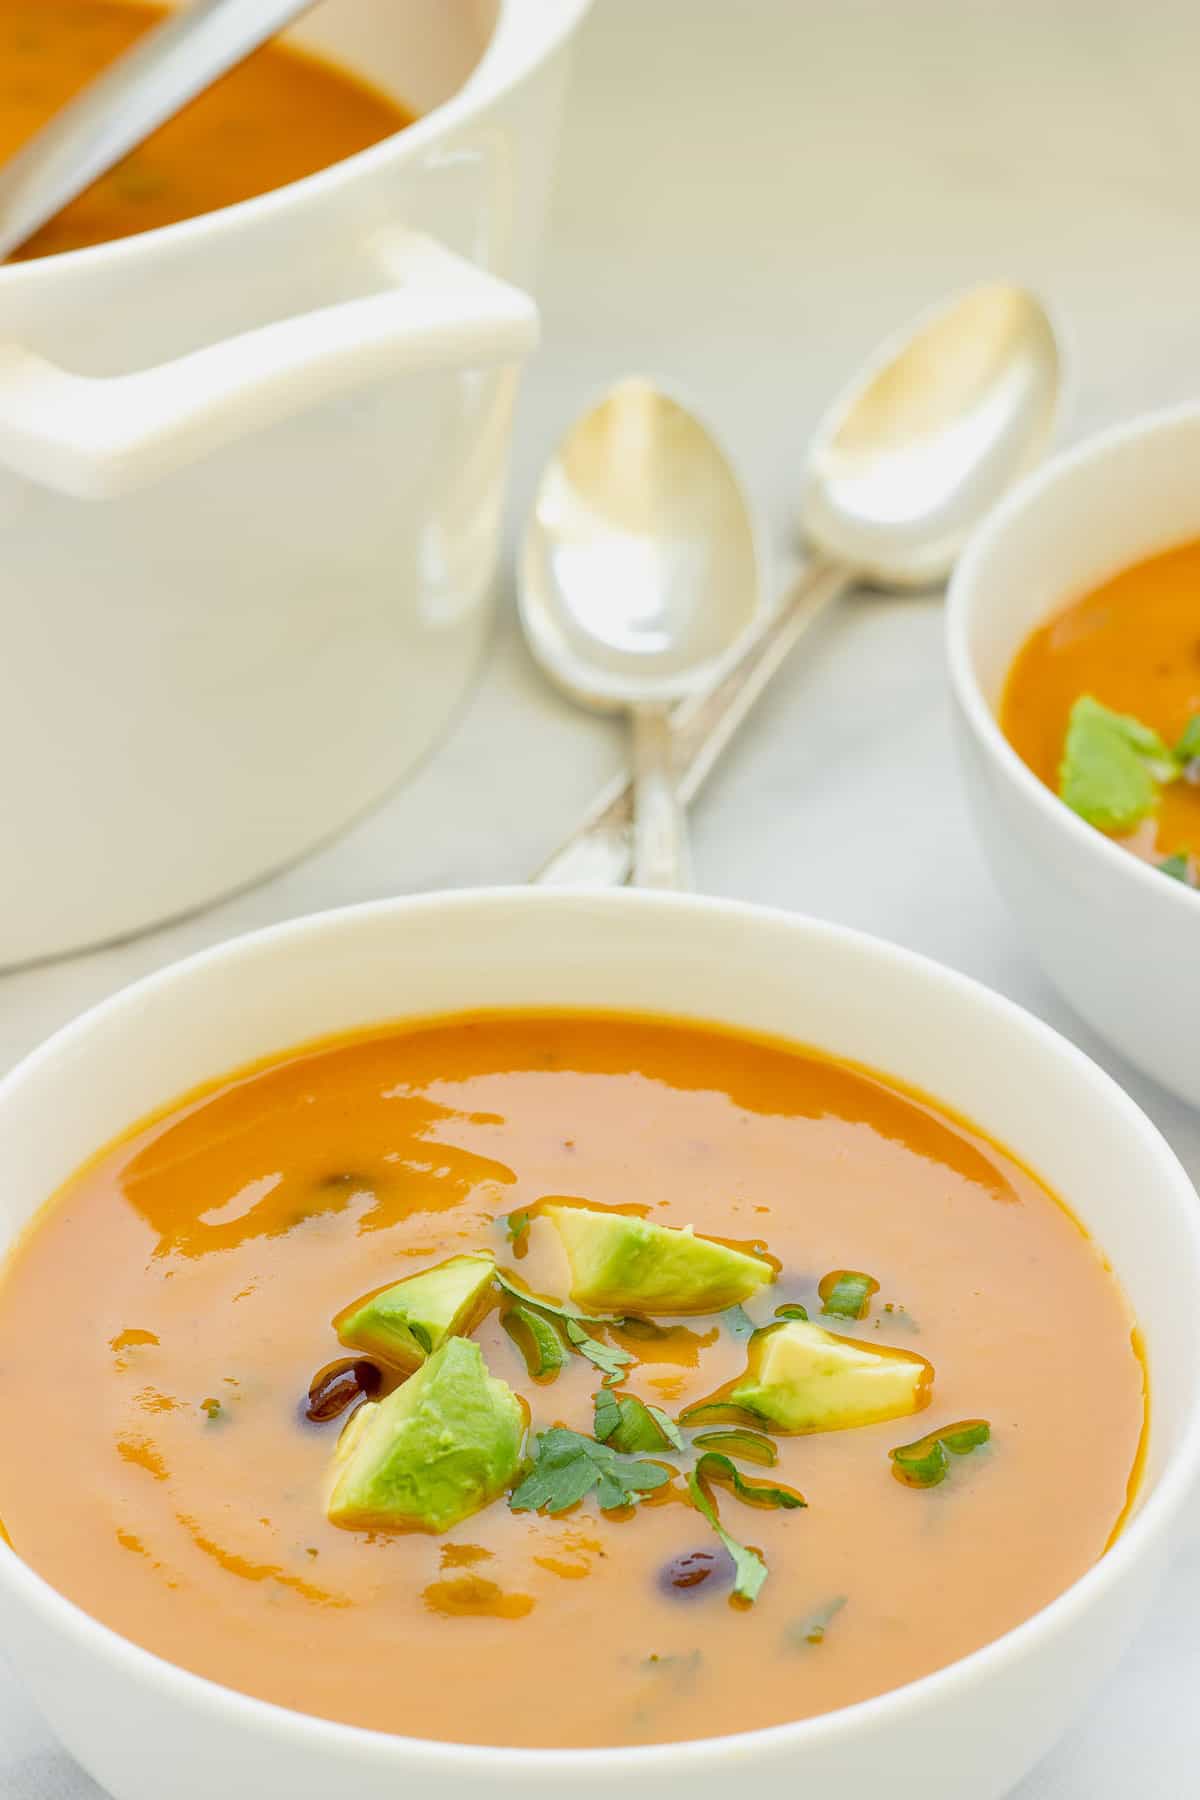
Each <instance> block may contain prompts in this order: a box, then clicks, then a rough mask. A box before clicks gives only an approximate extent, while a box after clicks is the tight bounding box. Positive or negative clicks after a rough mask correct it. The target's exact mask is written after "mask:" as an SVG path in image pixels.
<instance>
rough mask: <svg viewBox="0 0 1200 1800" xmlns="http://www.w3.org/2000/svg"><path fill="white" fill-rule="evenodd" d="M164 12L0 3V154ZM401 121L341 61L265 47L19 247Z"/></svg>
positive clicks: (332, 155)
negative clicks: (337, 63)
mask: <svg viewBox="0 0 1200 1800" xmlns="http://www.w3.org/2000/svg"><path fill="white" fill-rule="evenodd" d="M165 12H166V8H164V7H160V6H149V5H141V4H137V3H135V0H0V162H3V161H4V160H6V159H7V158H8V157H9V156H11V155H12V154H13V153H14V151H16V150H18V149H19V148H20V146H21V145H22V144H23V143H25V141H26V140H27V139H28V138H30V137H32V136H33V134H34V132H35V131H37V130H38V129H39V128H40V127H41V126H42V125H44V124H45V123H46V122H47V120H49V119H50V118H51V117H52V116H53V114H54V113H56V112H57V111H58V110H59V109H60V108H61V107H62V106H64V105H65V104H66V102H67V101H68V100H69V99H70V98H71V97H72V95H73V94H75V93H77V92H78V90H79V89H80V88H82V87H84V86H85V85H86V84H87V83H88V82H89V81H90V80H91V79H92V78H93V77H94V76H95V75H98V74H99V72H100V71H101V69H103V68H104V67H105V66H106V65H107V64H108V63H110V62H112V61H113V60H114V59H115V58H116V57H118V56H120V55H121V54H122V52H124V51H125V50H128V49H129V48H130V46H131V45H132V44H133V43H134V42H135V41H136V40H137V38H139V37H140V36H141V34H142V33H143V32H144V31H145V30H147V28H148V27H149V26H150V25H152V24H155V23H157V22H158V20H160V19H161V18H163V17H164V16H165ZM411 122H412V115H411V113H408V112H406V111H405V109H404V108H403V107H402V106H400V105H398V104H397V102H396V101H394V100H392V99H390V98H389V97H388V96H387V95H385V94H383V93H380V92H378V91H377V90H375V89H373V88H371V87H369V86H368V85H367V84H366V83H365V82H363V81H360V80H359V79H358V77H357V76H355V75H352V74H350V73H349V72H348V71H346V70H343V69H338V68H334V67H333V66H332V65H331V64H329V63H325V62H321V61H318V60H317V59H316V58H315V57H311V56H306V55H303V54H302V53H300V52H298V51H296V50H293V49H289V48H285V47H283V46H282V45H278V44H268V45H267V46H265V47H264V48H263V49H261V50H259V51H257V52H256V53H255V54H254V55H253V56H251V57H249V58H248V59H247V61H246V62H244V63H243V64H242V65H241V66H240V67H239V68H237V69H234V70H232V71H231V72H230V73H229V74H228V75H226V76H225V77H224V78H223V79H222V80H221V81H218V82H217V83H216V84H215V86H213V87H212V88H210V89H209V91H208V92H207V93H205V94H202V95H201V96H200V97H199V98H198V99H197V100H195V101H194V102H193V103H192V105H191V106H189V107H187V108H186V109H185V110H184V111H183V112H182V113H180V114H179V115H178V116H177V117H176V118H174V119H172V120H169V121H168V123H167V124H166V125H164V126H163V127H162V128H161V129H160V130H159V131H156V132H155V133H154V135H153V136H152V137H150V138H147V140H146V142H145V143H144V144H142V145H141V146H140V147H139V148H138V149H136V150H135V151H133V153H132V154H131V155H130V156H128V157H126V159H125V160H124V162H122V163H120V164H118V166H117V167H116V168H115V169H113V170H112V171H111V172H110V173H109V174H107V175H105V176H103V177H102V178H101V179H100V180H99V181H97V182H96V183H95V185H94V186H93V187H91V188H89V189H88V191H87V192H86V193H85V194H82V195H80V197H79V198H78V199H77V200H75V201H74V202H73V203H72V204H71V205H70V206H68V207H66V208H65V209H64V210H63V211H62V212H61V213H60V214H59V215H58V217H57V218H56V219H54V220H52V221H51V222H50V224H48V225H47V226H45V228H44V229H43V230H41V231H39V232H38V233H37V235H36V236H35V237H33V238H32V239H31V240H30V242H29V243H28V244H27V245H25V246H24V248H23V249H22V250H20V251H19V252H18V256H21V257H30V256H49V255H51V254H53V253H54V252H55V251H60V250H79V249H82V248H84V247H85V246H86V245H89V244H99V243H104V242H106V241H107V240H108V239H110V238H120V237H128V236H129V235H130V234H131V233H133V232H137V231H148V230H150V229H151V227H153V226H156V225H173V224H175V223H176V222H177V221H178V220H180V219H190V218H192V217H194V216H195V215H196V214H197V213H205V212H212V211H213V210H214V209H215V208H217V207H221V206H229V205H231V204H232V203H233V202H234V201H237V200H249V199H251V198H252V197H253V196H254V195H256V194H263V193H266V192H267V191H268V189H270V188H277V187H283V186H285V184H286V183H288V182H289V181H297V180H299V179H300V177H301V176H304V175H312V174H314V173H315V171H316V170H318V169H324V168H326V167H328V165H329V164H330V163H334V162H339V161H340V160H341V159H342V158H343V157H346V156H352V155H353V154H354V153H355V152H356V151H358V150H365V149H366V148H367V146H368V145H369V144H374V143H377V142H378V141H379V139H380V138H385V137H388V136H390V135H391V133H392V132H394V131H399V130H401V129H402V128H403V127H404V126H405V125H408V124H410V123H411Z"/></svg>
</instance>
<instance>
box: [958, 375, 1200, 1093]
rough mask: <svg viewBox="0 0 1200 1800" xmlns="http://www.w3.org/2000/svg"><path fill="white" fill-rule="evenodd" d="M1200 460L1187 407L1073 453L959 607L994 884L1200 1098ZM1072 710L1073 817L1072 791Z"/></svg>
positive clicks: (969, 563) (1010, 518) (972, 578)
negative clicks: (1197, 595) (1196, 617)
mask: <svg viewBox="0 0 1200 1800" xmlns="http://www.w3.org/2000/svg"><path fill="white" fill-rule="evenodd" d="M1198 456H1200V408H1197V407H1196V406H1194V405H1193V406H1187V407H1181V408H1178V409H1176V410H1174V411H1171V412H1164V413H1159V414H1154V415H1151V416H1149V417H1147V418H1144V419H1139V420H1135V421H1134V422H1132V423H1131V424H1129V425H1124V426H1121V427H1119V428H1117V429H1116V430H1113V431H1110V432H1106V433H1104V434H1102V435H1100V436H1098V437H1095V438H1092V439H1090V440H1088V441H1087V442H1086V443H1084V444H1082V445H1080V446H1079V447H1078V448H1077V449H1075V450H1072V451H1070V452H1068V453H1067V454H1065V455H1062V456H1059V457H1057V458H1056V459H1055V460H1054V461H1052V462H1051V463H1049V464H1048V465H1047V466H1046V467H1045V468H1044V469H1042V470H1041V471H1039V472H1038V473H1037V474H1036V475H1034V476H1032V477H1030V478H1029V479H1028V480H1027V481H1025V482H1023V483H1022V484H1021V486H1020V487H1018V488H1017V489H1016V490H1015V491H1014V493H1013V494H1012V495H1011V496H1010V497H1009V499H1008V500H1007V501H1005V502H1004V504H1003V505H1002V506H1000V507H999V508H998V509H997V511H996V512H995V513H994V514H993V515H992V517H991V518H990V519H989V521H988V522H987V524H986V525H985V526H984V527H983V529H982V530H981V531H980V532H979V533H978V534H977V535H976V537H975V538H974V539H973V540H972V542H971V544H970V545H969V546H968V549H967V552H966V555H965V556H964V558H963V559H962V562H961V563H960V565H959V567H958V569H957V570H956V571H955V575H954V578H953V580H952V581H951V584H950V594H949V603H948V607H947V617H946V630H947V650H948V658H949V671H950V683H951V689H952V693H953V696H954V700H955V713H956V721H957V724H958V727H959V730H958V739H959V745H960V749H961V752H962V762H963V768H964V772H965V775H966V779H967V795H968V801H969V804H970V809H971V815H972V820H973V823H974V825H975V828H976V830H977V832H978V834H979V837H980V841H981V843H982V844H983V847H984V850H985V851H986V853H987V855H988V858H989V861H990V863H991V866H992V870H993V873H994V875H995V877H996V881H997V884H998V885H999V887H1000V889H1001V891H1002V893H1003V895H1004V897H1005V899H1006V900H1007V901H1008V903H1009V905H1010V907H1011V908H1012V911H1013V914H1014V916H1015V917H1016V919H1017V922H1018V924H1019V925H1020V926H1021V928H1022V930H1023V932H1024V933H1025V935H1026V937H1027V939H1028V941H1029V944H1030V946H1031V948H1032V949H1033V950H1034V952H1035V953H1036V955H1037V956H1038V958H1039V960H1040V962H1041V963H1042V966H1043V967H1044V969H1045V971H1046V973H1047V974H1048V975H1049V976H1050V978H1051V979H1052V980H1053V981H1054V982H1055V983H1056V985H1057V986H1058V987H1059V988H1060V989H1061V991H1062V993H1063V994H1064V995H1065V996H1066V998H1067V999H1068V1000H1069V1001H1070V1003H1071V1005H1072V1006H1073V1007H1074V1008H1075V1010H1076V1011H1077V1012H1078V1013H1079V1014H1080V1015H1081V1016H1082V1018H1083V1019H1085V1020H1086V1021H1087V1023H1088V1024H1089V1025H1091V1026H1092V1027H1093V1028H1094V1029H1095V1030H1096V1031H1097V1032H1099V1033H1100V1034H1101V1035H1102V1036H1103V1037H1105V1038H1107V1039H1108V1040H1109V1042H1110V1043H1112V1044H1113V1045H1114V1046H1115V1047H1116V1048H1117V1049H1118V1050H1119V1051H1121V1052H1122V1053H1123V1054H1124V1055H1125V1056H1127V1057H1129V1058H1130V1059H1131V1060H1132V1061H1134V1062H1135V1063H1137V1064H1138V1066H1139V1067H1140V1068H1142V1069H1143V1070H1145V1071H1146V1072H1147V1073H1148V1074H1150V1075H1152V1076H1154V1077H1155V1079H1156V1080H1158V1081H1160V1082H1162V1083H1163V1084H1164V1086H1166V1087H1168V1088H1171V1089H1172V1090H1173V1091H1174V1092H1175V1093H1177V1094H1180V1095H1181V1096H1182V1097H1183V1098H1184V1099H1185V1100H1189V1101H1191V1102H1192V1103H1193V1104H1200V1073H1198V1072H1197V1067H1196V1061H1195V1056H1194V1054H1193V1052H1194V1045H1195V1019H1196V1017H1197V1014H1198V1012H1200V959H1198V958H1197V956H1196V945H1197V932H1198V931H1200V915H1198V913H1197V907H1196V900H1195V896H1194V894H1193V893H1192V892H1191V891H1189V890H1190V883H1191V881H1192V880H1194V879H1195V877H1196V865H1195V862H1194V859H1193V857H1192V856H1191V855H1190V852H1191V851H1192V850H1193V848H1194V846H1193V843H1192V829H1191V827H1192V820H1193V816H1194V814H1195V812H1196V805H1195V798H1194V796H1195V793H1196V792H1200V790H1195V789H1193V788H1192V784H1191V777H1192V776H1193V774H1194V773H1195V771H1194V769H1193V768H1192V766H1191V765H1192V759H1191V756H1190V746H1189V743H1188V734H1189V726H1190V721H1191V718H1192V717H1193V714H1192V712H1191V710H1190V709H1191V696H1192V692H1193V675H1192V663H1193V660H1194V658H1195V654H1196V653H1195V645H1194V643H1193V641H1192V639H1191V638H1190V637H1189V635H1188V624H1187V621H1188V613H1189V608H1190V579H1191V573H1192V570H1193V566H1194V552H1193V551H1192V550H1191V549H1190V548H1189V546H1190V545H1192V544H1193V543H1194V542H1195V541H1196V539H1197V538H1198V537H1200V502H1198V500H1197V492H1196V486H1195V482H1194V478H1193V472H1194V468H1195V464H1196V458H1197V457H1198ZM1143 612H1144V618H1145V629H1144V630H1142V629H1140V618H1141V615H1142V614H1143ZM1074 709H1078V712H1081V713H1083V714H1084V717H1083V718H1082V720H1079V719H1078V715H1077V714H1076V723H1081V724H1082V726H1083V733H1082V745H1080V744H1078V743H1077V745H1076V750H1077V751H1078V750H1079V749H1080V748H1081V747H1082V749H1083V751H1084V752H1085V753H1086V754H1085V755H1084V756H1082V757H1081V756H1079V755H1078V754H1076V755H1075V756H1073V757H1072V758H1071V761H1072V762H1073V764H1074V772H1075V775H1076V778H1077V779H1078V778H1079V777H1080V776H1083V777H1085V778H1086V780H1085V781H1084V782H1083V783H1082V785H1079V786H1076V788H1075V789H1074V792H1073V798H1074V799H1075V800H1076V801H1077V802H1078V803H1079V807H1080V810H1078V811H1077V810H1073V808H1072V806H1070V805H1067V804H1064V802H1063V800H1062V799H1061V798H1060V797H1059V793H1058V788H1059V785H1060V782H1061V781H1062V780H1063V777H1064V772H1065V765H1066V763H1067V760H1068V759H1067V755H1066V752H1067V749H1068V745H1067V741H1066V740H1067V734H1068V730H1069V728H1070V726H1071V724H1072V715H1073V710H1074ZM1006 730H1007V731H1008V732H1010V733H1011V736H1012V741H1011V742H1010V741H1009V738H1008V737H1006V735H1005V732H1006ZM1114 739H1115V740H1116V755H1117V762H1118V768H1117V773H1118V778H1119V785H1118V788H1117V790H1116V799H1117V801H1118V803H1119V809H1118V811H1117V812H1116V813H1114V812H1113V811H1112V810H1111V808H1112V803H1113V797H1114V796H1113V789H1112V785H1111V782H1112V760H1113V759H1112V752H1113V740H1114ZM1014 745H1015V746H1016V747H1015V748H1014ZM1131 765H1132V766H1131ZM1131 783H1132V785H1131ZM1131 800H1132V811H1129V810H1126V811H1124V813H1122V812H1121V811H1120V808H1126V809H1128V808H1129V806H1130V802H1131ZM1097 802H1099V804H1098V805H1097ZM1085 815H1086V816H1085ZM1098 825H1099V826H1102V827H1105V828H1101V829H1097V826H1098ZM1131 848H1132V849H1135V850H1137V851H1139V852H1140V854H1136V855H1130V854H1129V851H1130V849H1131ZM1164 862H1165V863H1166V864H1167V867H1166V868H1165V870H1164V869H1163V868H1162V867H1160V866H1156V865H1159V864H1162V863H1164ZM1172 876H1174V877H1175V879H1171V877H1172Z"/></svg>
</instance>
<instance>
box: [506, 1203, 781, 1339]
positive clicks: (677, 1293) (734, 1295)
mask: <svg viewBox="0 0 1200 1800" xmlns="http://www.w3.org/2000/svg"><path fill="white" fill-rule="evenodd" d="M540 1211H541V1213H542V1216H543V1217H545V1218H547V1219H549V1220H550V1221H551V1223H552V1224H553V1226H554V1228H555V1230H556V1231H557V1232H558V1235H559V1237H560V1238H561V1239H562V1243H563V1248H564V1249H565V1250H566V1253H567V1261H568V1262H569V1263H570V1265H571V1295H572V1298H573V1299H575V1300H576V1301H578V1303H579V1304H580V1305H581V1306H593V1307H599V1308H602V1309H604V1310H605V1311H608V1312H621V1311H628V1312H637V1313H656V1312H658V1313H713V1312H723V1311H724V1310H725V1308H726V1307H727V1306H735V1305H737V1303H738V1302H739V1301H742V1300H748V1299H749V1298H750V1296H751V1294H756V1293H757V1292H758V1290H759V1288H761V1287H766V1286H767V1284H768V1283H769V1282H772V1281H774V1279H775V1269H774V1266H773V1264H771V1263H769V1262H767V1261H766V1260H765V1258H763V1257H760V1256H748V1255H747V1254H746V1253H745V1251H744V1250H731V1249H730V1247H729V1246H728V1244H718V1243H717V1242H715V1240H714V1239H712V1238H703V1237H697V1236H696V1235H695V1233H694V1232H693V1231H692V1229H691V1227H690V1226H688V1227H687V1228H686V1229H684V1230H680V1229H679V1228H678V1227H676V1226H674V1225H651V1224H650V1223H649V1222H648V1221H647V1220H646V1219H639V1218H637V1217H636V1216H634V1215H632V1214H630V1213H620V1212H597V1211H592V1210H591V1209H589V1208H587V1207H582V1206H543V1207H542V1208H540Z"/></svg>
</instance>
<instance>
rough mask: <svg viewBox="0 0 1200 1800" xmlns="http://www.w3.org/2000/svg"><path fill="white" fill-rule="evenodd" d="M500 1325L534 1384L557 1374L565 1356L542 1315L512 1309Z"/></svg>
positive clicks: (551, 1328)
mask: <svg viewBox="0 0 1200 1800" xmlns="http://www.w3.org/2000/svg"><path fill="white" fill-rule="evenodd" d="M501 1323H502V1324H503V1326H504V1329H505V1331H507V1333H508V1335H509V1337H510V1338H511V1339H512V1341H513V1343H514V1344H515V1345H516V1346H517V1349H518V1350H519V1351H520V1352H521V1354H522V1356H523V1357H524V1358H525V1367H526V1368H527V1369H528V1371H529V1373H530V1374H531V1375H532V1376H533V1378H534V1380H535V1381H537V1380H539V1379H540V1378H543V1377H546V1378H550V1379H552V1378H553V1377H554V1376H555V1375H557V1374H558V1371H559V1370H560V1369H561V1368H562V1366H563V1364H564V1363H565V1362H566V1360H567V1354H566V1351H565V1350H564V1348H563V1341H562V1339H561V1338H560V1337H559V1335H558V1332H557V1330H556V1328H555V1326H554V1324H553V1323H552V1322H551V1320H549V1319H548V1318H547V1317H546V1316H545V1314H544V1313H540V1312H535V1311H534V1309H533V1308H532V1307H531V1306H512V1307H510V1308H509V1309H508V1311H507V1312H506V1313H505V1314H504V1317H503V1319H502V1320H501Z"/></svg>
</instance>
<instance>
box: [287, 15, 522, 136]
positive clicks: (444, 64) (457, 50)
mask: <svg viewBox="0 0 1200 1800" xmlns="http://www.w3.org/2000/svg"><path fill="white" fill-rule="evenodd" d="M499 11H500V0H453V4H450V5H447V3H446V0H388V4H387V5H386V6H382V7H381V6H379V5H378V4H377V3H376V0H323V4H322V5H320V6H318V7H316V8H315V10H314V11H313V12H312V13H311V14H310V15H309V16H308V17H307V18H305V19H304V20H302V21H301V23H300V24H299V25H297V26H295V27H293V29H292V30H291V31H290V32H288V34H287V37H288V40H289V41H291V42H293V43H296V44H297V45H300V46H302V47H303V48H305V49H307V50H313V51H316V52H317V53H318V54H319V55H324V56H328V57H332V58H333V59H334V60H335V61H337V62H340V63H343V64H345V65H347V66H348V67H350V68H352V69H357V70H359V71H361V72H362V73H363V74H364V75H366V76H367V77H368V78H369V79H370V80H371V81H372V82H374V83H376V84H377V85H378V86H380V87H383V88H386V90H387V91H388V92H389V93H390V94H394V95H395V96H396V97H397V98H398V99H401V100H404V101H406V102H407V103H408V105H409V106H411V107H412V108H413V109H414V110H415V111H416V112H418V113H427V112H430V111H432V109H433V108H434V107H435V106H441V105H442V104H443V103H444V102H445V101H446V100H448V99H449V98H450V96H451V94H454V93H457V91H458V89H459V88H460V87H461V86H462V85H463V83H464V82H465V81H466V79H467V77H468V75H470V73H471V71H472V70H473V69H474V68H475V66H476V65H477V63H478V62H479V60H480V58H481V57H482V56H483V53H484V51H485V50H486V49H487V47H488V43H489V41H490V39H491V36H492V33H493V31H494V30H495V26H496V20H497V17H498V15H499Z"/></svg>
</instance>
